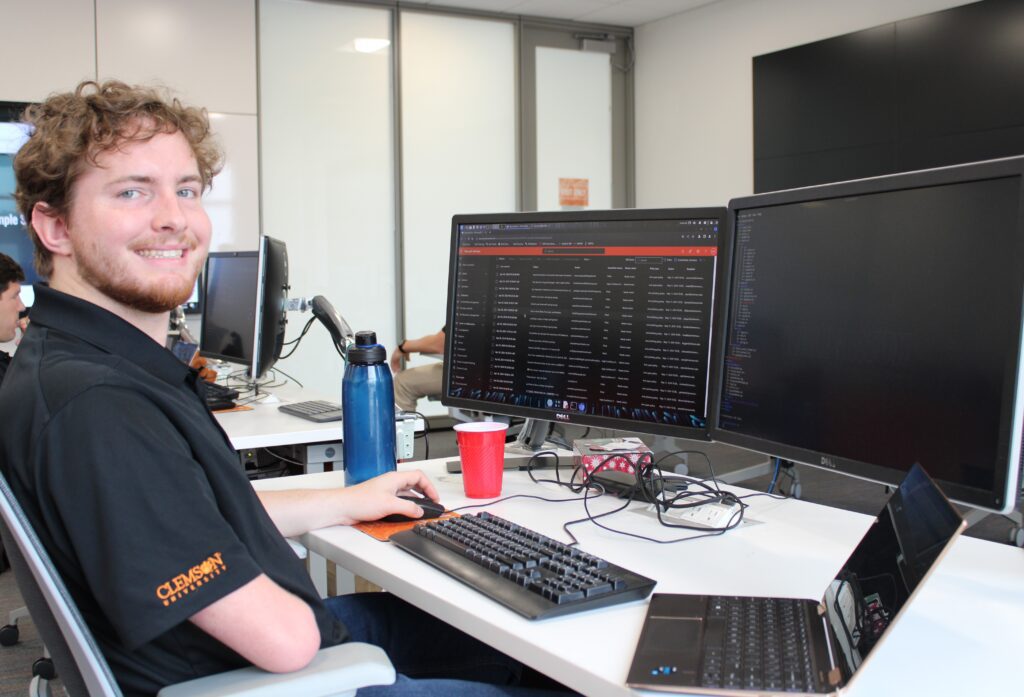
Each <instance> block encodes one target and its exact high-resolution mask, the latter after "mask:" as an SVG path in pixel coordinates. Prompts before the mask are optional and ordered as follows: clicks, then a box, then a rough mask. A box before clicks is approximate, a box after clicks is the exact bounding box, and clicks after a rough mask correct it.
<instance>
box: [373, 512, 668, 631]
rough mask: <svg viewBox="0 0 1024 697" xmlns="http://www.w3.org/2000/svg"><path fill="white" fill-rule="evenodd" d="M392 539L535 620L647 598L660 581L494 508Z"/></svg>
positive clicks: (442, 569)
mask: <svg viewBox="0 0 1024 697" xmlns="http://www.w3.org/2000/svg"><path fill="white" fill-rule="evenodd" d="M391 541H392V542H394V543H395V544H397V545H398V546H399V547H401V548H402V549H404V550H405V551H407V552H409V553H411V554H414V555H416V556H417V557H419V558H420V559H422V560H423V561H425V562H427V563H428V564H431V565H433V566H435V567H437V568H438V569H440V570H441V571H444V572H445V573H447V574H448V575H450V576H452V577H453V578H456V579H458V580H460V581H462V582H463V583H465V584H467V585H468V586H470V587H472V588H474V589H476V590H478V591H480V592H481V593H483V594H484V595H487V596H488V597H490V598H491V599H492V600H495V601H497V602H499V603H501V604H502V605H504V606H506V607H507V608H509V609H511V610H514V611H516V612H518V613H519V614H520V615H523V616H524V617H527V618H529V619H543V618H545V617H555V616H557V615H566V614H569V613H572V612H582V611H584V610H592V609H594V608H598V607H604V606H607V605H614V604H617V603H624V602H627V601H630V600H641V599H643V598H646V597H647V596H648V595H649V594H650V592H651V591H652V590H653V589H654V584H655V582H654V581H653V580H651V579H649V578H646V577H644V576H640V575H639V574H635V573H633V572H632V571H628V570H626V569H623V568H622V567H620V566H616V565H614V564H610V563H609V562H607V561H605V560H604V559H601V558H599V557H595V556H593V555H591V554H587V553H586V552H584V551H583V550H580V549H577V548H575V547H570V546H569V545H567V544H564V543H562V542H559V541H557V540H552V539H551V538H549V537H545V536H544V535H541V534H540V533H537V532H534V531H533V530H530V529H529V528H524V527H523V526H521V525H516V524H515V523H512V522H510V521H508V520H505V519H504V518H499V517H498V516H496V515H492V514H490V513H478V514H475V515H465V516H461V517H459V518H448V519H446V520H440V521H435V522H432V523H423V524H420V525H417V526H416V527H414V528H412V529H411V530H405V531H403V532H400V533H396V534H394V535H392V536H391Z"/></svg>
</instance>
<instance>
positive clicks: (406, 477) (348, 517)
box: [339, 470, 439, 525]
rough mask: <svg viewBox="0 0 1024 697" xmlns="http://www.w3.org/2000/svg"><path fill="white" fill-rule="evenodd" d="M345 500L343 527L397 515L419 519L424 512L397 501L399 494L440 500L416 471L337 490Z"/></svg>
mask: <svg viewBox="0 0 1024 697" xmlns="http://www.w3.org/2000/svg"><path fill="white" fill-rule="evenodd" d="M340 493H341V494H342V495H343V496H344V498H345V501H344V508H343V509H342V514H343V518H344V519H343V520H342V521H339V522H340V523H341V524H342V525H351V524H353V523H358V522H361V521H364V520H380V519H381V518H383V517H384V516H386V515H391V514H392V513H400V514H402V515H404V516H408V517H410V518H419V517H420V516H422V515H423V509H422V508H420V507H419V506H417V505H416V504H415V503H413V502H412V501H406V500H405V499H400V498H398V496H399V495H401V494H416V493H420V494H423V495H424V496H426V497H427V498H429V499H432V500H434V501H437V500H439V497H438V495H437V489H435V488H434V485H433V484H432V483H431V481H430V480H429V479H428V478H427V475H425V474H423V473H422V472H420V471H419V470H414V471H411V472H388V473H387V474H382V475H380V476H378V477H374V478H373V479H369V480H367V481H365V482H363V483H361V484H356V485H354V486H349V487H345V488H344V489H341V490H340Z"/></svg>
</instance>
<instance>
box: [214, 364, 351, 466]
mask: <svg viewBox="0 0 1024 697" xmlns="http://www.w3.org/2000/svg"><path fill="white" fill-rule="evenodd" d="M269 393H270V397H269V400H270V401H267V400H261V401H259V402H253V403H251V404H250V405H249V406H251V407H252V409H249V410H245V411H230V412H225V413H220V414H216V415H215V417H216V419H217V421H218V423H220V425H221V428H223V429H224V432H225V433H227V434H228V438H229V439H230V440H231V446H232V447H233V448H234V449H235V450H250V449H256V448H273V447H277V446H283V445H305V444H313V443H322V444H324V448H323V451H324V452H323V455H325V456H326V457H330V458H334V457H337V458H338V459H339V460H340V459H341V422H340V421H331V422H328V423H316V422H315V421H309V420H307V419H302V418H299V417H298V416H293V415H291V414H285V413H284V412H282V411H280V410H278V407H279V406H280V405H281V404H287V403H292V402H305V401H308V400H312V399H327V400H328V401H333V402H337V401H338V400H337V398H335V399H330V398H327V397H324V396H323V395H320V394H317V393H315V392H313V391H311V390H306V389H304V388H301V387H299V386H298V385H294V384H292V383H287V384H285V385H282V386H281V387H275V388H274V389H273V390H270V391H269ZM331 448H333V452H331V453H330V454H329V455H328V454H327V451H328V449H331ZM313 459H317V460H320V462H315V463H311V465H309V466H308V467H307V470H306V471H307V472H323V471H324V463H326V462H334V461H335V460H333V459H322V458H313Z"/></svg>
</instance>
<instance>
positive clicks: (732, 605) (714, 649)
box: [701, 597, 815, 692]
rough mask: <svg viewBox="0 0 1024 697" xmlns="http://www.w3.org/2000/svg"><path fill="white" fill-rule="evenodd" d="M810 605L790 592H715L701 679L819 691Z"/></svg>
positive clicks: (725, 684)
mask: <svg viewBox="0 0 1024 697" xmlns="http://www.w3.org/2000/svg"><path fill="white" fill-rule="evenodd" d="M805 605H806V603H805V602H804V601H800V600H790V599H787V598H742V597H741V598H736V597H712V598H709V599H708V614H707V620H708V624H707V630H706V632H705V634H704V659H703V665H702V669H701V685H702V686H704V687H717V688H725V689H730V688H731V689H744V690H771V691H775V692H814V691H815V689H814V687H815V686H814V672H813V668H812V666H811V650H810V638H809V637H808V633H807V622H806V615H805V614H804V606H805Z"/></svg>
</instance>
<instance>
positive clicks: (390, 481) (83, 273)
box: [0, 81, 521, 695]
mask: <svg viewBox="0 0 1024 697" xmlns="http://www.w3.org/2000/svg"><path fill="white" fill-rule="evenodd" d="M26 118H27V120H28V121H29V122H30V123H31V124H32V126H33V127H34V132H33V134H32V136H31V137H30V139H29V140H28V142H27V143H26V144H25V145H24V146H23V147H22V148H21V150H20V151H19V152H18V155H17V157H16V159H15V174H16V178H17V191H16V198H17V201H18V205H19V207H20V209H21V211H22V213H23V214H24V216H25V218H26V220H28V221H29V231H30V235H31V238H32V241H33V243H34V245H35V262H36V267H37V269H38V271H39V272H40V275H42V276H44V277H47V278H48V279H49V286H48V287H47V286H39V287H37V289H36V296H35V303H34V305H33V308H32V323H31V325H30V326H29V328H28V330H27V332H26V334H25V337H24V339H23V341H22V342H21V345H20V346H19V348H18V351H17V353H16V354H15V357H14V361H13V364H12V365H13V369H12V371H11V373H10V375H9V377H8V379H7V380H5V382H4V384H3V386H2V387H0V466H2V467H3V473H4V475H5V476H6V477H7V479H8V481H9V482H10V485H11V488H12V489H13V490H14V492H15V495H16V496H17V497H18V499H19V501H20V502H21V504H22V506H23V507H24V509H25V511H26V514H27V515H28V516H29V518H30V520H31V522H32V525H33V527H34V528H35V530H36V532H37V533H38V534H39V537H40V539H41V540H42V542H43V544H44V545H45V546H46V548H47V549H48V551H49V552H50V556H51V557H52V558H53V560H54V563H55V564H56V566H57V569H58V571H59V572H60V573H61V576H62V578H63V579H64V581H65V583H66V584H67V586H68V589H69V591H70V592H71V594H72V596H73V597H74V599H75V602H76V604H77V605H78V607H79V609H80V610H81V612H82V614H83V616H84V617H85V620H86V622H87V623H88V624H89V626H90V627H91V629H92V631H93V633H94V635H95V636H96V638H97V640H98V642H99V645H100V647H101V649H102V650H103V652H104V654H105V656H106V657H107V660H108V662H109V663H110V665H111V668H112V669H113V671H114V674H115V676H116V677H117V679H118V681H119V683H120V684H121V687H122V689H123V690H124V692H125V693H126V694H152V693H155V692H157V691H158V690H159V689H160V688H161V687H163V686H164V685H167V684H171V683H176V682H180V681H183V680H187V679H191V678H195V677H199V676H203V675H208V674H212V673H217V672H222V671H225V670H230V669H233V668H237V667H240V666H244V665H247V664H255V665H257V666H259V667H261V668H264V669H266V670H269V671H291V670H295V669H298V668H301V667H303V666H305V665H306V664H307V663H308V662H309V661H310V660H311V659H312V657H313V656H314V655H315V653H316V652H317V651H318V650H319V649H320V648H321V647H323V646H330V645H333V644H337V643H339V642H342V641H345V640H346V639H353V640H360V641H371V642H373V643H378V644H379V645H381V646H383V647H384V648H385V650H386V651H387V652H388V654H389V656H390V657H391V659H392V662H393V663H394V664H395V666H396V668H397V669H398V670H399V672H400V673H404V675H400V677H399V680H398V682H396V684H395V685H392V686H382V687H378V688H370V689H369V690H366V691H364V690H361V691H360V694H369V695H373V694H397V695H401V694H424V693H425V692H431V693H435V694H449V695H458V694H478V695H488V694H508V693H509V692H510V691H513V692H514V691H516V690H518V689H519V688H518V687H508V684H510V683H514V682H515V681H516V680H518V676H519V674H520V671H521V667H520V666H519V665H518V664H516V663H515V662H513V661H511V660H510V659H508V658H507V657H505V656H502V655H501V654H499V653H497V652H495V651H493V650H492V649H490V648H489V647H487V646H486V645H484V644H482V643H480V642H477V641H475V640H473V639H471V638H470V637H468V636H466V635H463V634H460V633H458V632H456V631H455V630H454V629H452V628H451V627H448V626H447V625H444V624H443V623H440V622H438V621H437V620H435V619H433V618H431V617H430V616H428V615H426V614H425V613H422V612H420V611H418V610H416V609H415V608H412V607H411V606H409V605H407V604H405V603H403V602H402V601H400V600H398V599H396V598H394V597H393V596H391V595H389V594H385V593H374V594H363V595H353V596H342V597H339V598H331V599H329V600H328V601H326V602H325V601H322V600H321V599H320V598H319V597H318V596H317V593H316V591H315V589H314V587H313V585H312V582H311V581H310V579H309V577H308V575H307V574H306V572H305V569H304V567H303V565H302V564H301V562H300V561H299V560H298V559H297V558H296V557H295V555H294V554H293V553H292V552H291V550H290V548H289V546H288V544H287V543H286V542H285V539H284V536H293V535H297V534H301V533H303V532H305V531H308V530H311V529H314V528H318V527H324V526H328V525H337V524H351V523H354V522H357V521H361V520H376V519H378V518H381V517H383V516H385V515H388V514H392V513H401V514H405V515H409V516H412V517H418V516H419V515H421V510H420V508H419V506H416V505H415V504H413V503H410V502H408V501H405V500H402V499H400V498H398V494H402V493H408V492H410V491H414V490H415V491H418V492H421V493H422V494H424V495H426V496H428V497H430V498H432V499H435V500H436V498H437V493H436V491H435V489H434V487H433V485H432V484H431V483H430V481H429V480H428V479H427V478H426V476H424V475H423V474H422V473H420V472H391V473H388V474H385V475H382V476H380V477H377V478H375V479H372V480H370V481H368V482H364V483H363V484H360V485H358V486H353V487H347V488H342V489H333V490H318V491H282V492H265V493H260V494H259V495H257V494H256V493H255V492H254V491H253V489H252V487H251V486H250V485H249V482H248V480H247V479H246V477H245V474H244V472H243V471H242V470H241V468H240V467H239V466H238V460H237V458H236V456H235V454H234V452H233V451H232V449H231V447H230V444H229V442H228V439H227V437H226V436H225V434H224V433H223V431H222V430H221V429H220V427H219V426H218V425H217V422H216V421H215V420H214V419H213V418H212V416H211V415H210V414H209V412H208V411H207V409H206V406H205V403H204V401H203V398H202V386H201V381H198V380H197V376H196V373H195V372H194V371H192V370H191V369H189V368H188V367H187V366H185V365H184V364H183V363H181V362H179V361H177V360H176V359H175V358H174V356H173V355H172V354H171V353H170V352H169V351H167V350H166V349H165V348H164V340H165V338H166V333H167V323H168V314H169V311H170V310H171V309H172V308H174V307H175V306H177V305H178V304H180V303H182V302H183V301H184V300H186V299H187V298H188V296H189V293H190V292H191V289H192V287H193V284H194V283H195V279H196V275H197V273H198V272H199V269H200V268H201V266H202V265H203V262H204V260H205V258H206V253H207V249H208V247H209V244H210V221H209V218H208V217H207V215H206V213H205V211H204V210H203V204H202V196H203V193H204V191H205V190H206V189H207V188H208V187H209V186H210V183H211V181H212V179H213V177H214V175H215V174H216V173H217V171H218V170H219V168H220V164H221V156H220V153H219V151H218V149H217V147H216V146H215V144H214V143H213V139H212V136H211V132H210V126H209V122H208V119H207V116H206V113H205V112H204V111H202V110H198V109H194V108H190V107H186V106H183V105H182V104H180V103H179V102H178V101H177V100H168V99H166V98H165V97H164V96H163V95H161V94H160V93H158V92H156V91H155V90H152V89H148V88H139V87H129V86H127V85H125V84H122V83H120V82H113V81H111V82H105V83H102V84H97V83H94V82H86V83H83V84H81V85H79V86H78V88H77V89H76V90H75V91H74V92H73V93H66V94H56V95H53V96H51V97H50V98H48V99H47V100H45V101H44V102H43V103H41V104H38V105H35V106H32V107H29V109H28V110H27V112H26ZM440 665H444V666H445V667H446V668H449V669H451V670H450V672H448V673H447V675H446V677H444V678H437V679H429V678H432V676H433V675H436V671H437V668H438V666H440ZM470 676H471V677H472V678H477V679H479V678H481V677H483V679H486V680H488V681H489V682H490V684H486V685H483V684H478V683H473V682H468V681H465V680H461V679H458V678H460V677H470ZM415 678H428V679H426V680H422V679H421V680H417V679H415Z"/></svg>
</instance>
